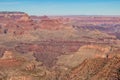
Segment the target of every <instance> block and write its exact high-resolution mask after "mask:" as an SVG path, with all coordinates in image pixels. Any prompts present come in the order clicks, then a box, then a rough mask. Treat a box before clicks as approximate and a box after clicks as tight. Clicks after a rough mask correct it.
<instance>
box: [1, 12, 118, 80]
mask: <svg viewBox="0 0 120 80" xmlns="http://www.w3.org/2000/svg"><path fill="white" fill-rule="evenodd" d="M0 80H120V17H119V16H29V15H28V14H26V13H24V12H0Z"/></svg>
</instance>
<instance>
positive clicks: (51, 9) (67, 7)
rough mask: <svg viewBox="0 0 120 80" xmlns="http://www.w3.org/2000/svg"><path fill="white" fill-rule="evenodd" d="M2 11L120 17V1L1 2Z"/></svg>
mask: <svg viewBox="0 0 120 80" xmlns="http://www.w3.org/2000/svg"><path fill="white" fill-rule="evenodd" d="M0 11H20V12H26V13H28V14H29V15H120V0H0Z"/></svg>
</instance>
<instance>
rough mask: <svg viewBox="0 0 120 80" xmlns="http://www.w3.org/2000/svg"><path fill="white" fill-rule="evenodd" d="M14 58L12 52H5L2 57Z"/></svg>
mask: <svg viewBox="0 0 120 80" xmlns="http://www.w3.org/2000/svg"><path fill="white" fill-rule="evenodd" d="M12 58H14V54H13V52H11V51H5V53H4V54H3V57H2V59H12Z"/></svg>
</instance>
